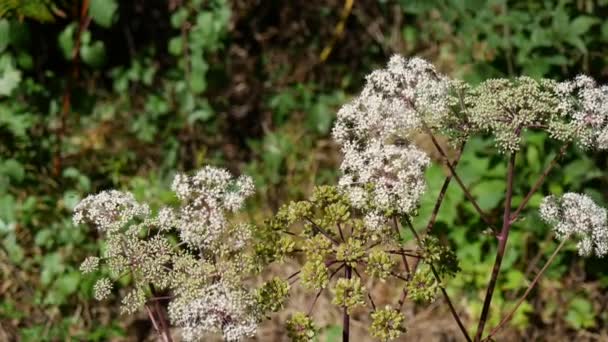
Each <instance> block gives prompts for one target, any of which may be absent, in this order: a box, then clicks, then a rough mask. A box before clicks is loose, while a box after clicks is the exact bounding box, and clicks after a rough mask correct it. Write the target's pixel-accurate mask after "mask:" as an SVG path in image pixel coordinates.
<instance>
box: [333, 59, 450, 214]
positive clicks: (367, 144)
mask: <svg viewBox="0 0 608 342" xmlns="http://www.w3.org/2000/svg"><path fill="white" fill-rule="evenodd" d="M448 90H449V81H448V80H447V78H445V77H444V76H442V75H440V74H438V73H437V71H436V70H435V69H434V67H433V66H432V65H431V64H429V63H427V62H425V61H424V60H421V59H418V58H414V59H411V60H406V59H404V58H403V57H401V56H394V57H392V58H391V60H390V61H389V63H388V67H387V68H386V69H383V70H377V71H374V72H373V73H371V74H370V75H369V76H368V77H367V83H366V85H365V88H364V89H363V91H362V92H361V94H360V95H359V96H358V97H356V98H355V99H354V100H352V101H351V102H350V103H347V104H345V105H344V106H343V107H342V108H341V109H340V111H339V112H338V117H337V121H336V123H335V126H334V128H333V132H332V134H333V137H334V139H335V141H336V142H337V143H338V144H339V145H340V148H341V151H342V154H343V161H342V165H341V166H340V169H341V170H342V172H343V176H342V178H341V179H340V186H342V187H343V188H344V189H346V191H347V193H348V196H349V198H350V200H351V202H352V204H353V205H354V206H355V207H358V208H365V207H372V208H374V210H375V211H387V210H394V211H397V212H399V213H402V214H410V213H412V211H413V210H415V209H416V207H417V205H418V201H419V199H420V197H421V196H422V194H423V193H424V189H425V181H424V171H425V169H426V167H427V166H428V165H429V162H430V160H429V158H428V157H427V155H426V154H425V153H424V152H423V151H421V150H420V149H418V148H417V147H416V146H414V144H413V143H412V142H411V136H412V133H415V132H416V131H417V130H419V129H420V127H421V126H422V125H423V121H425V122H424V124H426V125H434V124H435V123H437V122H440V121H441V120H442V117H443V116H444V115H446V113H447V110H448V105H447V94H448Z"/></svg>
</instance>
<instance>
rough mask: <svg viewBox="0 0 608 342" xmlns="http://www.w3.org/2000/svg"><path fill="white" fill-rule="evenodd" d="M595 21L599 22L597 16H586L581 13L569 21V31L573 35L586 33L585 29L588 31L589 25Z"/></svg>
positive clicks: (595, 22)
mask: <svg viewBox="0 0 608 342" xmlns="http://www.w3.org/2000/svg"><path fill="white" fill-rule="evenodd" d="M597 23H599V20H598V19H597V18H593V17H590V16H586V15H581V16H578V17H576V18H575V19H574V20H572V22H571V23H570V32H571V33H572V34H574V35H577V36H581V35H583V34H585V33H587V31H589V29H590V28H591V26H593V25H595V24H597Z"/></svg>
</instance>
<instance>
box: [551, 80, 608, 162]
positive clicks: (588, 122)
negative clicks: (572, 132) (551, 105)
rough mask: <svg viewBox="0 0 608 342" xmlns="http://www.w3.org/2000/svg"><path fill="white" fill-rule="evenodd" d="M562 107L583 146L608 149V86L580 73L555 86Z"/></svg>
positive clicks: (560, 107) (560, 108) (562, 111)
mask: <svg viewBox="0 0 608 342" xmlns="http://www.w3.org/2000/svg"><path fill="white" fill-rule="evenodd" d="M556 92H557V93H558V94H559V95H560V99H561V101H560V105H559V110H560V112H561V113H562V115H567V116H569V117H571V120H572V124H573V125H574V127H575V129H576V133H577V135H578V139H579V142H580V144H581V145H582V146H585V147H588V148H596V149H600V150H604V149H608V86H606V85H602V86H600V85H598V84H597V83H596V82H595V81H594V80H593V79H592V78H591V77H589V76H585V75H579V76H577V77H576V78H574V79H573V80H571V81H567V82H561V83H559V84H558V85H557V86H556Z"/></svg>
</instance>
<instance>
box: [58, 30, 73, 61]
mask: <svg viewBox="0 0 608 342" xmlns="http://www.w3.org/2000/svg"><path fill="white" fill-rule="evenodd" d="M75 33H76V24H75V23H71V24H69V25H68V26H66V27H65V28H64V29H63V31H61V33H59V37H58V38H57V42H58V43H59V48H60V49H61V52H62V53H63V57H64V58H65V59H67V60H71V59H72V54H73V51H74V35H75Z"/></svg>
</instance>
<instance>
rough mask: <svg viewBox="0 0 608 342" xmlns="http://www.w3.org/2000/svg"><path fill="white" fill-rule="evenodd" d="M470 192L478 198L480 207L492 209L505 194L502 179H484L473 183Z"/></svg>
mask: <svg viewBox="0 0 608 342" xmlns="http://www.w3.org/2000/svg"><path fill="white" fill-rule="evenodd" d="M471 192H472V194H473V195H474V196H475V197H477V198H478V200H477V203H478V204H479V207H480V208H481V209H483V210H490V209H494V208H496V206H497V205H498V204H499V203H500V201H501V200H502V199H503V198H504V196H505V183H504V181H502V180H484V181H481V182H479V183H478V184H477V185H475V187H474V188H473V190H472V191H471Z"/></svg>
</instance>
